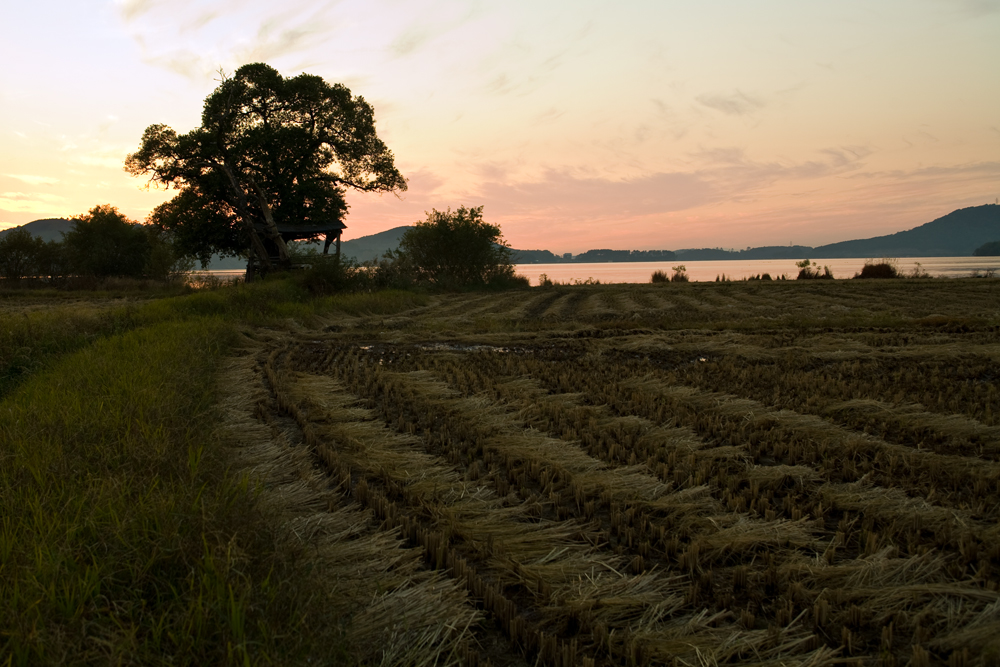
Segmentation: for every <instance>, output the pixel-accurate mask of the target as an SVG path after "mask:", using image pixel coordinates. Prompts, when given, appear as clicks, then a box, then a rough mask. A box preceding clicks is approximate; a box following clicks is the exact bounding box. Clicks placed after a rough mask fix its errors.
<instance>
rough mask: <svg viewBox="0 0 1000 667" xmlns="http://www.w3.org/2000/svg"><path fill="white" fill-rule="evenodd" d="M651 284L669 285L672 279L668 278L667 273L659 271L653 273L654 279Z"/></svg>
mask: <svg viewBox="0 0 1000 667" xmlns="http://www.w3.org/2000/svg"><path fill="white" fill-rule="evenodd" d="M650 282H653V283H668V282H670V278H669V277H668V276H667V274H666V272H665V271H661V270H659V269H657V270H656V271H653V277H652V278H651V279H650Z"/></svg>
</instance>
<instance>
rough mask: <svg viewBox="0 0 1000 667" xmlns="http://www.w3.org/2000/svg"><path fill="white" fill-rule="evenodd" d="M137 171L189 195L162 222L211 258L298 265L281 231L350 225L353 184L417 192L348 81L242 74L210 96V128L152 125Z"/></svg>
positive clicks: (184, 244) (205, 121)
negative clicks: (290, 260)
mask: <svg viewBox="0 0 1000 667" xmlns="http://www.w3.org/2000/svg"><path fill="white" fill-rule="evenodd" d="M125 169H126V171H128V172H129V173H130V174H132V175H135V176H139V175H149V176H150V181H151V183H153V184H155V185H162V186H165V187H168V188H169V187H174V188H178V189H179V190H180V192H179V193H178V195H177V196H176V197H174V198H173V199H172V200H170V201H168V202H166V203H164V204H162V205H161V206H159V207H158V208H157V209H156V210H155V211H154V212H153V214H152V215H151V216H150V219H151V221H152V222H153V223H155V224H157V225H159V226H161V227H163V228H165V229H170V230H172V231H173V232H174V234H175V239H176V243H177V244H178V246H179V247H180V248H182V249H183V250H184V251H185V252H187V253H188V254H190V255H192V256H196V257H198V258H199V259H201V260H202V262H205V261H207V260H208V258H209V256H210V255H211V254H212V253H216V252H217V253H220V254H223V255H229V256H236V255H247V254H250V255H251V256H253V257H255V259H256V260H258V261H259V263H260V264H261V265H263V266H264V267H267V266H269V265H270V261H269V257H270V256H272V255H277V256H278V257H279V258H280V261H282V262H287V256H288V255H287V248H286V247H285V243H284V241H283V240H282V238H281V234H280V233H279V231H278V225H279V224H286V225H288V224H290V225H301V226H302V227H308V226H309V225H316V224H321V223H328V222H331V221H342V219H343V217H344V215H345V214H346V211H347V202H346V201H345V198H344V193H345V190H346V188H354V189H357V190H362V191H366V192H392V191H401V190H405V189H406V180H405V179H404V178H403V176H402V175H401V174H400V173H399V171H398V170H397V169H396V167H395V165H394V162H393V155H392V152H391V151H390V150H389V149H388V148H387V147H386V146H385V144H384V143H383V142H382V141H381V140H380V139H379V138H378V136H377V135H376V133H375V114H374V111H373V109H372V107H371V105H369V104H368V103H367V102H366V101H365V100H364V98H362V97H360V96H352V95H351V91H350V90H349V89H348V88H347V87H345V86H343V85H341V84H332V85H331V84H328V83H327V82H326V81H324V80H323V79H322V78H321V77H318V76H314V75H310V74H300V75H298V76H295V77H292V78H285V77H283V76H281V74H279V73H278V72H277V71H276V70H274V69H273V68H272V67H270V66H268V65H266V64H263V63H254V64H250V65H244V66H243V67H240V68H239V69H238V70H236V72H235V73H234V74H233V76H232V77H223V79H222V82H221V83H220V85H219V86H218V87H217V88H216V89H215V91H214V92H213V93H212V94H211V95H209V96H208V98H206V100H205V106H204V110H203V112H202V124H201V126H200V127H197V128H195V129H194V130H191V131H190V132H188V133H187V134H177V132H176V131H174V130H173V129H171V128H170V127H168V126H166V125H150V126H149V127H148V128H146V131H145V133H144V134H143V137H142V142H141V143H140V145H139V150H137V151H136V152H135V153H132V154H130V155H129V156H128V158H127V159H126V161H125Z"/></svg>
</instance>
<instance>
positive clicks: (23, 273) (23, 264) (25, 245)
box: [0, 228, 45, 281]
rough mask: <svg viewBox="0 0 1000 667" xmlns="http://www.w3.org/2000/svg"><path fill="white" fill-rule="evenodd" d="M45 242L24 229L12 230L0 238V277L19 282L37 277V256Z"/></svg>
mask: <svg viewBox="0 0 1000 667" xmlns="http://www.w3.org/2000/svg"><path fill="white" fill-rule="evenodd" d="M44 247H45V242H44V241H42V240H41V239H40V238H37V237H35V236H33V235H32V234H31V232H29V231H28V230H26V229H21V228H18V229H12V230H10V231H9V232H7V233H6V234H4V236H3V237H0V277H2V278H6V279H7V280H13V281H17V280H21V279H23V278H27V277H29V276H35V275H38V260H39V255H40V254H41V253H42V252H43V250H44Z"/></svg>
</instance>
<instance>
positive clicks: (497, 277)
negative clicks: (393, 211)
mask: <svg viewBox="0 0 1000 667" xmlns="http://www.w3.org/2000/svg"><path fill="white" fill-rule="evenodd" d="M394 259H395V261H396V262H397V263H399V264H400V265H401V266H402V267H404V268H405V270H407V271H409V272H410V273H411V274H412V275H413V276H414V278H415V279H416V280H417V281H418V282H428V283H432V284H434V285H438V286H443V287H465V286H483V285H496V286H499V285H505V284H512V283H514V282H516V278H515V276H514V263H513V261H512V258H511V252H510V246H509V244H508V243H507V242H506V241H505V240H504V238H503V233H502V232H501V231H500V227H499V225H491V224H489V223H488V222H486V221H484V220H483V207H482V206H479V207H475V208H466V207H464V206H462V207H460V208H459V209H457V210H456V211H452V210H451V209H450V208H449V209H448V210H447V211H438V210H432V211H431V212H430V213H428V214H427V219H426V220H424V221H423V222H418V223H417V224H416V225H415V226H413V227H412V228H410V229H408V230H407V231H406V233H405V234H403V237H402V239H400V242H399V251H398V252H397V254H396V255H395V257H394Z"/></svg>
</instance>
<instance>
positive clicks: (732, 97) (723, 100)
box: [695, 91, 764, 116]
mask: <svg viewBox="0 0 1000 667" xmlns="http://www.w3.org/2000/svg"><path fill="white" fill-rule="evenodd" d="M695 100H697V101H698V103H699V104H702V105H703V106H706V107H708V108H709V109H715V110H716V111H721V112H722V113H724V114H726V115H728V116H749V115H751V114H753V113H755V112H756V111H758V110H760V109H762V108H764V102H763V101H762V100H760V99H758V98H756V97H752V96H750V95H747V94H746V93H744V92H741V91H736V92H735V93H732V94H729V95H722V94H718V93H708V94H705V95H699V96H698V97H696V98H695Z"/></svg>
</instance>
